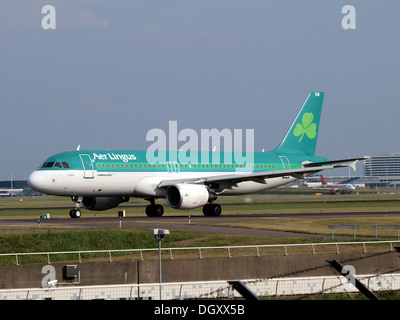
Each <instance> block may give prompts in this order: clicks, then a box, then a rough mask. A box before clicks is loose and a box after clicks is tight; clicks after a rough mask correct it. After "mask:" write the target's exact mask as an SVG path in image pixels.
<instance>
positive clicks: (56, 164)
mask: <svg viewBox="0 0 400 320" xmlns="http://www.w3.org/2000/svg"><path fill="white" fill-rule="evenodd" d="M54 168H62V165H61V162H56V163H55V164H54Z"/></svg>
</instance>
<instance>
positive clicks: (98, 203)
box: [82, 197, 129, 211]
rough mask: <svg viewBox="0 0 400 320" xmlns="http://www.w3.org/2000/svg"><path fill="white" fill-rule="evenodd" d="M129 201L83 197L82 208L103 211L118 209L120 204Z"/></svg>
mask: <svg viewBox="0 0 400 320" xmlns="http://www.w3.org/2000/svg"><path fill="white" fill-rule="evenodd" d="M127 201H129V197H84V198H83V199H82V204H83V206H84V207H85V208H86V209H88V210H93V211H103V210H108V209H111V208H115V207H118V206H119V204H120V203H122V202H127Z"/></svg>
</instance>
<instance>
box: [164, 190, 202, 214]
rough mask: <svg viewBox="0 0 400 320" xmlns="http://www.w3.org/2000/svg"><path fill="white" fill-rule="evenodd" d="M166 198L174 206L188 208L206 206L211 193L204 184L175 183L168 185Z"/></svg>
mask: <svg viewBox="0 0 400 320" xmlns="http://www.w3.org/2000/svg"><path fill="white" fill-rule="evenodd" d="M166 199H167V202H168V204H169V205H170V206H171V207H172V208H174V209H182V210H186V209H193V208H198V207H201V206H204V205H205V204H206V203H207V202H208V201H209V199H210V194H209V192H208V190H207V188H206V187H205V186H203V185H196V184H175V185H172V186H169V187H168V189H167V195H166Z"/></svg>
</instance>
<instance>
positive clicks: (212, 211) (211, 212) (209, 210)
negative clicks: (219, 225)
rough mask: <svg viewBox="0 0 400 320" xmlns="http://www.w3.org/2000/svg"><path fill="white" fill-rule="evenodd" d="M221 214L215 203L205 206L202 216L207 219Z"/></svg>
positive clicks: (219, 207) (218, 206)
mask: <svg viewBox="0 0 400 320" xmlns="http://www.w3.org/2000/svg"><path fill="white" fill-rule="evenodd" d="M221 212H222V209H221V206H220V205H219V204H217V203H213V204H208V203H207V204H206V205H204V207H203V214H204V215H205V216H207V217H211V216H213V217H218V216H219V215H220V214H221Z"/></svg>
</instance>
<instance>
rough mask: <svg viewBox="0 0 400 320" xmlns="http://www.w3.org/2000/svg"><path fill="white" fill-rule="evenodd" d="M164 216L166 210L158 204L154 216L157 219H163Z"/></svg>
mask: <svg viewBox="0 0 400 320" xmlns="http://www.w3.org/2000/svg"><path fill="white" fill-rule="evenodd" d="M163 214H164V208H163V206H162V205H161V204H156V205H155V206H154V216H155V217H162V215H163Z"/></svg>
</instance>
